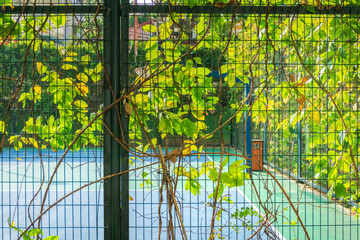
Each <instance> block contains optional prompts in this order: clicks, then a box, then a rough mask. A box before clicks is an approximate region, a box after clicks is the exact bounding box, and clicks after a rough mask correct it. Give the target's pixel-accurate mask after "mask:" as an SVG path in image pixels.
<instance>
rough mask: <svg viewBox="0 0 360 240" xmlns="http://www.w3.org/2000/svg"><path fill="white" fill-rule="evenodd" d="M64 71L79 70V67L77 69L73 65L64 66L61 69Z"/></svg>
mask: <svg viewBox="0 0 360 240" xmlns="http://www.w3.org/2000/svg"><path fill="white" fill-rule="evenodd" d="M61 68H62V69H64V70H71V69H72V70H77V67H75V66H73V65H71V64H64V65H62V67H61Z"/></svg>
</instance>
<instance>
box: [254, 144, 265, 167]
mask: <svg viewBox="0 0 360 240" xmlns="http://www.w3.org/2000/svg"><path fill="white" fill-rule="evenodd" d="M252 170H253V171H262V170H263V141H262V140H252Z"/></svg>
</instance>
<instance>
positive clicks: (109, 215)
mask: <svg viewBox="0 0 360 240" xmlns="http://www.w3.org/2000/svg"><path fill="white" fill-rule="evenodd" d="M104 5H105V8H107V9H108V10H109V11H108V12H106V13H105V14H104V21H105V23H104V26H105V27H104V64H105V67H106V71H107V73H108V76H109V79H107V78H106V77H105V79H104V104H105V106H108V105H109V104H111V103H112V102H113V101H114V100H115V99H117V98H119V97H120V93H121V90H120V88H121V87H120V69H119V65H120V3H119V1H112V0H105V3H104ZM118 107H119V105H118V106H117V108H115V107H114V108H112V109H110V110H109V111H108V112H107V113H106V114H105V116H104V120H105V123H106V124H107V126H108V127H109V128H110V129H111V131H112V133H113V134H114V135H115V136H117V137H119V138H120V125H119V121H120V119H119V118H118V112H119V108H118ZM105 131H106V129H105ZM120 152H121V151H120V145H119V144H118V142H117V141H116V140H115V139H114V138H113V137H112V136H111V135H110V133H109V132H107V131H106V132H105V136H104V175H105V176H107V175H110V174H113V173H117V172H120V171H121V168H120ZM120 205H121V201H120V177H113V178H111V179H108V180H106V181H105V182H104V228H105V229H104V239H105V240H110V239H111V240H113V239H121V229H120V226H121V217H120V216H121V212H120Z"/></svg>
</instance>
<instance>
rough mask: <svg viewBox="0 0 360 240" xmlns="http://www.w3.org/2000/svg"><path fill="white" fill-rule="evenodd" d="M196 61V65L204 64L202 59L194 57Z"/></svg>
mask: <svg viewBox="0 0 360 240" xmlns="http://www.w3.org/2000/svg"><path fill="white" fill-rule="evenodd" d="M194 60H195V62H196V64H202V62H201V58H199V57H194Z"/></svg>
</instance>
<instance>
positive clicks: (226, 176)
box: [220, 172, 235, 187]
mask: <svg viewBox="0 0 360 240" xmlns="http://www.w3.org/2000/svg"><path fill="white" fill-rule="evenodd" d="M220 179H221V182H222V183H224V184H225V185H226V186H227V187H234V186H235V182H234V180H233V179H232V178H231V177H230V174H229V173H227V172H224V173H222V174H221V177H220Z"/></svg>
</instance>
